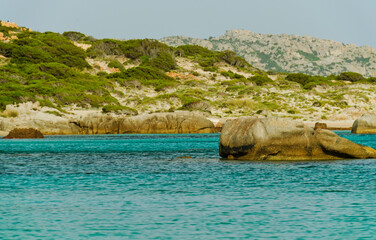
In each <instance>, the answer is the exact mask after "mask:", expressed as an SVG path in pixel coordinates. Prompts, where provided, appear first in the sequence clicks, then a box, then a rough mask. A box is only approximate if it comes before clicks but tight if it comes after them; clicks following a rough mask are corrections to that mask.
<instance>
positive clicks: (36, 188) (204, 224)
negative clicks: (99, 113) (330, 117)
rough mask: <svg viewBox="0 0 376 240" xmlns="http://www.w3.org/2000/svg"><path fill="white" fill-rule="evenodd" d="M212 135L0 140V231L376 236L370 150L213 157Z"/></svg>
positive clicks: (365, 140)
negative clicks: (351, 155) (353, 154)
mask: <svg viewBox="0 0 376 240" xmlns="http://www.w3.org/2000/svg"><path fill="white" fill-rule="evenodd" d="M339 134H340V135H342V136H344V137H346V138H348V139H350V140H352V141H355V142H357V143H361V144H364V145H368V146H371V147H374V148H376V135H351V134H349V133H348V132H340V133H339ZM218 140H219V135H218V134H203V135H197V134H196V135H100V136H51V137H47V138H46V139H40V140H0V239H87V238H92V239H263V238H281V239H312V238H317V239H364V238H369V239H375V238H376V160H372V159H368V160H364V159H363V160H346V161H321V162H239V161H223V160H221V159H220V158H219V156H218ZM187 156H189V157H191V158H186V157H187ZM184 157H185V158H184Z"/></svg>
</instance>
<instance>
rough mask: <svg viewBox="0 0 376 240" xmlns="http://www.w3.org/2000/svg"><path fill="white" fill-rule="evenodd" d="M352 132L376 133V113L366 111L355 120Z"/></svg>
mask: <svg viewBox="0 0 376 240" xmlns="http://www.w3.org/2000/svg"><path fill="white" fill-rule="evenodd" d="M351 133H359V134H362V133H363V134H367V133H368V134H370V133H371V134H376V115H374V114H370V113H365V114H363V115H362V116H361V117H360V118H358V119H356V120H355V121H354V124H353V126H352V129H351Z"/></svg>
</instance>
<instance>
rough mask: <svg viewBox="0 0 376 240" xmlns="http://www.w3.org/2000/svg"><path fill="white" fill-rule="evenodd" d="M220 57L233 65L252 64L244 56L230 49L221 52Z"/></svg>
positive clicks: (244, 65)
mask: <svg viewBox="0 0 376 240" xmlns="http://www.w3.org/2000/svg"><path fill="white" fill-rule="evenodd" d="M219 58H220V59H221V60H223V61H225V62H226V63H228V64H230V65H232V66H236V67H247V66H250V64H249V63H248V62H247V61H246V60H245V59H244V58H242V57H239V56H237V55H236V53H235V52H233V51H230V50H225V51H223V52H220V53H219Z"/></svg>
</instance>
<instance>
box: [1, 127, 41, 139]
mask: <svg viewBox="0 0 376 240" xmlns="http://www.w3.org/2000/svg"><path fill="white" fill-rule="evenodd" d="M4 138H5V139H12V138H44V136H43V134H42V133H41V132H40V131H39V130H37V129H34V128H15V129H13V130H12V131H10V132H9V134H8V135H7V136H6V137H4Z"/></svg>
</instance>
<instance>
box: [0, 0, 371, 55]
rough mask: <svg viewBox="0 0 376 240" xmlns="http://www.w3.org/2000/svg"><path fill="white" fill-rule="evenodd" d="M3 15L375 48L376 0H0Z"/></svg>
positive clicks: (73, 26)
mask: <svg viewBox="0 0 376 240" xmlns="http://www.w3.org/2000/svg"><path fill="white" fill-rule="evenodd" d="M0 19H2V20H4V21H7V20H9V21H12V22H16V23H18V24H19V25H21V26H26V27H29V28H31V29H33V30H37V31H41V32H44V31H53V32H60V33H62V32H64V31H79V32H82V33H85V34H87V35H92V36H94V37H96V38H120V39H130V38H154V39H159V38H162V37H166V36H174V35H184V36H190V37H200V38H208V37H210V36H220V35H223V34H224V33H225V31H226V30H229V29H246V30H250V31H252V32H256V33H272V34H280V33H287V34H296V35H309V36H313V37H318V38H324V39H332V40H335V41H340V42H344V43H354V44H356V45H359V46H362V45H369V46H372V47H373V48H376V0H228V1H224V0H189V1H188V0H133V1H130V0H0Z"/></svg>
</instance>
